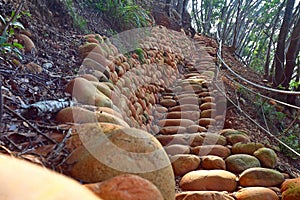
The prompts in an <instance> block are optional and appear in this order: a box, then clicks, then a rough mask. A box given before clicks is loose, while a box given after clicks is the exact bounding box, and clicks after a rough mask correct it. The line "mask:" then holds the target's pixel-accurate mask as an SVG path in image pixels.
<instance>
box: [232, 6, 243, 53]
mask: <svg viewBox="0 0 300 200" xmlns="http://www.w3.org/2000/svg"><path fill="white" fill-rule="evenodd" d="M241 4H242V1H241V0H239V4H238V8H237V14H236V20H235V27H234V34H233V42H232V47H233V49H236V43H237V35H238V31H239V26H240V24H239V20H240V13H241V6H242V5H241Z"/></svg>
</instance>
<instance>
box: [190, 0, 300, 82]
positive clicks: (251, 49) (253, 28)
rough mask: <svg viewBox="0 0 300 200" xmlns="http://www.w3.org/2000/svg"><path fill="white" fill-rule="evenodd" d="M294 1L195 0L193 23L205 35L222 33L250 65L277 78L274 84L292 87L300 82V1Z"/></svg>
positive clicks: (226, 40) (222, 37)
mask: <svg viewBox="0 0 300 200" xmlns="http://www.w3.org/2000/svg"><path fill="white" fill-rule="evenodd" d="M294 4H295V0H252V1H249V0H229V1H228V0H191V5H192V19H193V22H192V23H193V25H194V26H195V27H196V28H197V31H198V32H200V33H202V34H204V35H207V36H211V37H216V36H217V35H218V36H219V39H221V40H222V41H223V44H225V45H227V46H230V47H232V50H233V51H234V53H235V54H236V55H238V57H239V58H241V59H242V61H243V62H244V63H246V65H247V66H249V67H251V68H253V69H254V70H256V71H258V72H260V73H262V74H264V78H266V79H267V80H269V81H272V80H273V81H274V82H273V86H274V87H277V86H279V85H282V86H284V87H285V88H290V87H289V86H290V84H291V83H292V82H295V81H297V76H295V74H296V75H297V74H298V73H296V71H297V70H298V68H297V67H296V66H297V65H299V59H298V60H297V58H299V48H300V47H299V46H300V45H299V43H298V42H299V34H300V31H299V16H300V4H299V5H298V6H297V7H296V8H295V7H294ZM275 55H276V56H275ZM272 61H273V62H272Z"/></svg>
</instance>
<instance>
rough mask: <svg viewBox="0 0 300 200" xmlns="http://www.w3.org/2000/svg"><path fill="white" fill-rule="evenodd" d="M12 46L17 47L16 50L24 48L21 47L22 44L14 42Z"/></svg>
mask: <svg viewBox="0 0 300 200" xmlns="http://www.w3.org/2000/svg"><path fill="white" fill-rule="evenodd" d="M13 46H14V47H17V48H19V49H23V48H24V46H23V45H22V44H20V43H18V42H14V43H13Z"/></svg>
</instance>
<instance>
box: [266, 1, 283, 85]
mask: <svg viewBox="0 0 300 200" xmlns="http://www.w3.org/2000/svg"><path fill="white" fill-rule="evenodd" d="M283 6H284V2H283V3H281V5H280V7H279V9H278V13H277V14H276V16H275V19H274V25H273V27H272V32H271V35H270V40H269V44H268V51H267V57H266V62H265V66H264V77H265V78H266V79H268V80H269V79H270V77H269V76H270V73H269V72H270V57H271V48H272V44H273V37H274V35H275V31H276V25H277V24H278V20H279V18H280V11H281V10H282V8H283Z"/></svg>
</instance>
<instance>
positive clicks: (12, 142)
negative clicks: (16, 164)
mask: <svg viewBox="0 0 300 200" xmlns="http://www.w3.org/2000/svg"><path fill="white" fill-rule="evenodd" d="M4 138H5V139H6V140H7V141H8V142H9V143H11V144H12V145H13V146H14V147H15V148H17V149H18V150H19V151H21V150H22V149H21V148H20V147H18V145H17V144H16V143H14V141H12V140H11V139H9V137H7V135H5V136H4Z"/></svg>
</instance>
